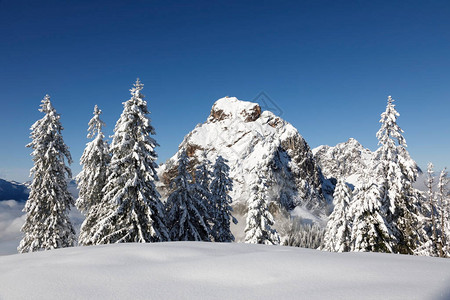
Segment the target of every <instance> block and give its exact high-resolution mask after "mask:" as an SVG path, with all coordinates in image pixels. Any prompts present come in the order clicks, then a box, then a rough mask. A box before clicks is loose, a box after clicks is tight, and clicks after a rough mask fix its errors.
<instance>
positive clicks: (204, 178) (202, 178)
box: [195, 155, 214, 230]
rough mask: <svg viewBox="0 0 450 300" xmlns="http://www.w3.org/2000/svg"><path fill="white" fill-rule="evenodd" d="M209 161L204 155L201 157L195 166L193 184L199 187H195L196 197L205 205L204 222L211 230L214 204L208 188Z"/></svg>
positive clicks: (209, 178)
mask: <svg viewBox="0 0 450 300" xmlns="http://www.w3.org/2000/svg"><path fill="white" fill-rule="evenodd" d="M210 169H211V162H210V161H209V160H208V158H207V157H206V155H204V156H203V157H202V160H201V161H200V162H199V163H198V165H197V167H196V168H195V184H197V185H199V186H200V188H199V189H196V191H197V195H196V198H198V199H202V202H203V204H204V205H205V207H206V210H207V214H206V215H205V216H204V222H205V224H206V225H208V228H209V229H210V230H211V228H212V227H213V221H214V220H213V212H214V205H213V203H212V201H211V192H210V190H209V185H210V184H211V176H212V172H211V170H210Z"/></svg>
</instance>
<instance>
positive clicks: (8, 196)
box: [0, 179, 29, 202]
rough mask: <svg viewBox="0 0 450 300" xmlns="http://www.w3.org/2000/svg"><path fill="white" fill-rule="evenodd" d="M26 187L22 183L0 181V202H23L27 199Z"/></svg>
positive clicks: (27, 191)
mask: <svg viewBox="0 0 450 300" xmlns="http://www.w3.org/2000/svg"><path fill="white" fill-rule="evenodd" d="M28 194H29V190H28V186H27V185H26V184H23V183H19V182H15V181H8V180H4V179H0V201H3V200H16V201H20V202H25V201H26V200H27V199H28Z"/></svg>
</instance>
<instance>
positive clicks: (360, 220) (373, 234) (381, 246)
mask: <svg viewBox="0 0 450 300" xmlns="http://www.w3.org/2000/svg"><path fill="white" fill-rule="evenodd" d="M364 182H365V183H364V184H363V185H362V186H359V187H358V188H357V189H356V190H355V192H354V196H353V198H354V200H353V202H352V203H351V206H350V214H351V216H352V233H351V243H350V246H351V248H350V251H357V252H388V253H389V252H393V244H395V243H396V240H395V237H394V236H393V234H392V230H391V228H390V225H389V224H388V222H387V221H386V219H385V215H386V212H385V208H384V206H383V202H382V199H381V191H380V187H379V186H378V185H377V184H376V182H375V180H374V178H373V177H371V176H370V174H367V175H366V176H365V179H364Z"/></svg>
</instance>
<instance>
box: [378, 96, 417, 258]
mask: <svg viewBox="0 0 450 300" xmlns="http://www.w3.org/2000/svg"><path fill="white" fill-rule="evenodd" d="M393 102H394V99H392V97H391V96H389V97H388V103H387V106H386V111H385V112H383V113H382V114H381V120H380V123H381V128H380V130H379V131H378V132H377V138H378V140H379V144H380V145H381V146H380V148H379V149H378V150H377V153H376V155H377V158H378V160H379V165H378V166H376V167H375V169H376V172H375V174H376V175H377V176H378V178H377V179H378V184H379V186H380V199H381V201H382V205H383V209H384V211H385V212H386V216H385V220H386V221H387V222H388V224H389V225H390V226H391V229H392V233H393V234H394V235H395V239H396V242H395V244H393V245H392V247H393V251H394V252H395V253H402V254H413V253H414V250H415V248H416V247H417V246H418V243H419V233H418V224H419V220H418V214H419V210H418V196H417V191H416V190H415V189H414V188H413V186H412V183H413V182H414V181H416V179H417V175H418V171H417V170H418V167H417V165H416V164H415V163H414V161H413V160H412V159H411V157H410V156H409V153H408V151H407V150H406V147H407V145H406V141H405V139H404V137H403V136H402V133H403V130H402V129H401V128H400V127H399V126H398V125H397V122H396V121H397V117H398V116H399V115H400V114H399V113H398V112H397V111H396V110H395V105H394V103H393ZM396 142H397V144H398V145H397V144H396Z"/></svg>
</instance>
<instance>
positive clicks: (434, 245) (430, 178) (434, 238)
mask: <svg viewBox="0 0 450 300" xmlns="http://www.w3.org/2000/svg"><path fill="white" fill-rule="evenodd" d="M433 184H434V171H433V164H432V163H431V162H430V163H428V167H427V180H426V182H425V185H426V187H427V190H428V191H427V192H428V205H429V207H430V214H431V239H430V241H431V249H430V251H431V253H430V255H432V256H439V253H438V233H437V224H436V212H437V210H436V205H435V203H434V192H433Z"/></svg>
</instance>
